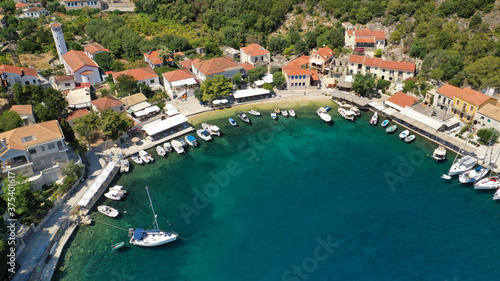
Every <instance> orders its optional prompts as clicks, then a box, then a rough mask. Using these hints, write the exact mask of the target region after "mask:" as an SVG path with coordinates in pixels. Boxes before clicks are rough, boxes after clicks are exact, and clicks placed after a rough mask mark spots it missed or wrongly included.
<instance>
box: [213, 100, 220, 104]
mask: <svg viewBox="0 0 500 281" xmlns="http://www.w3.org/2000/svg"><path fill="white" fill-rule="evenodd" d="M220 103H221V101H220V100H214V101H212V104H220Z"/></svg>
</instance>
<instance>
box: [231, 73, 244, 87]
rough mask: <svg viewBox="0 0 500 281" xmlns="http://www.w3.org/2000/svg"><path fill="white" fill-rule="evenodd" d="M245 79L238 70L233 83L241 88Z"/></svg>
mask: <svg viewBox="0 0 500 281" xmlns="http://www.w3.org/2000/svg"><path fill="white" fill-rule="evenodd" d="M242 81H243V79H242V77H241V73H240V72H237V73H236V74H234V75H233V84H234V85H236V87H238V89H241V82H242Z"/></svg>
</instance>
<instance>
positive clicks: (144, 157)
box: [139, 150, 154, 163]
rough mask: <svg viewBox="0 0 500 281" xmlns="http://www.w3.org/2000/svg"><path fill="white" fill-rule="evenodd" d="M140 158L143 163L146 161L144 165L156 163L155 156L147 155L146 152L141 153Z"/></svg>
mask: <svg viewBox="0 0 500 281" xmlns="http://www.w3.org/2000/svg"><path fill="white" fill-rule="evenodd" d="M139 156H140V157H141V159H142V161H144V163H149V162H153V161H154V159H153V156H151V154H149V153H147V152H146V150H141V151H139Z"/></svg>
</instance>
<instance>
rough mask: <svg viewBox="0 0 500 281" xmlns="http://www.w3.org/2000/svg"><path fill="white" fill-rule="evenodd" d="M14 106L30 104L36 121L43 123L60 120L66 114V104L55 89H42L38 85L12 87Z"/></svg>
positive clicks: (16, 85)
mask: <svg viewBox="0 0 500 281" xmlns="http://www.w3.org/2000/svg"><path fill="white" fill-rule="evenodd" d="M13 92H14V102H15V103H16V104H31V105H32V106H33V112H34V113H35V116H36V118H37V120H38V121H40V122H44V121H49V120H54V119H58V118H60V117H61V116H62V115H64V114H65V113H66V112H67V106H68V102H67V101H66V99H65V98H64V96H63V95H62V93H61V92H59V91H57V90H56V89H54V88H52V87H50V88H46V89H44V88H42V87H41V86H38V85H24V86H23V85H21V84H19V83H17V84H15V85H14V86H13Z"/></svg>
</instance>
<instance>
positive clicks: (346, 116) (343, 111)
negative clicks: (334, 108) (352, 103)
mask: <svg viewBox="0 0 500 281" xmlns="http://www.w3.org/2000/svg"><path fill="white" fill-rule="evenodd" d="M338 112H339V114H340V116H342V117H344V119H346V120H349V121H354V112H352V111H350V110H346V109H345V108H342V107H339V109H338Z"/></svg>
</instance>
